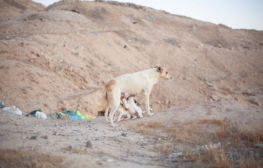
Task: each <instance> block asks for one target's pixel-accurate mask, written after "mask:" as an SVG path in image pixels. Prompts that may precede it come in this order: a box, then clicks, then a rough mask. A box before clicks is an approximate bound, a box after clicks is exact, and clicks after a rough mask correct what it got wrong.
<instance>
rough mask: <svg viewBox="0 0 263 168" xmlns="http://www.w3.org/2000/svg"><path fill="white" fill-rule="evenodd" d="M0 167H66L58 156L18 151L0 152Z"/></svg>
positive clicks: (63, 160) (62, 159)
mask: <svg viewBox="0 0 263 168" xmlns="http://www.w3.org/2000/svg"><path fill="white" fill-rule="evenodd" d="M0 167H21V168H22V167H67V166H66V165H65V159H64V158H63V157H60V156H54V155H53V156H52V155H48V154H40V153H36V152H25V151H18V150H11V149H5V150H3V149H2V150H0Z"/></svg>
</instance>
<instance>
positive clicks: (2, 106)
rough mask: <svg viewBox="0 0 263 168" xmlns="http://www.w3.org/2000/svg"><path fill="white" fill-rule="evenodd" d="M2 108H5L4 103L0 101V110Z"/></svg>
mask: <svg viewBox="0 0 263 168" xmlns="http://www.w3.org/2000/svg"><path fill="white" fill-rule="evenodd" d="M4 107H5V105H4V102H3V101H2V100H0V108H4Z"/></svg>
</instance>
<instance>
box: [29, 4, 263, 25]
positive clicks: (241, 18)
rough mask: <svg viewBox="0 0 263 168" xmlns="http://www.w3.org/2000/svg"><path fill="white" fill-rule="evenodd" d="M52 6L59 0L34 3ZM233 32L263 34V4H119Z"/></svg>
mask: <svg viewBox="0 0 263 168" xmlns="http://www.w3.org/2000/svg"><path fill="white" fill-rule="evenodd" d="M33 1H36V2H40V3H42V4H44V5H46V6H47V5H50V4H52V3H53V2H56V1H58V0H33ZM117 1H119V2H131V3H135V4H138V5H143V6H148V7H152V8H155V9H159V10H165V11H167V12H169V13H173V14H177V15H183V16H188V17H191V18H194V19H198V20H202V21H208V22H212V23H215V24H219V23H221V24H224V25H227V26H229V27H232V28H245V29H257V30H263V0H117Z"/></svg>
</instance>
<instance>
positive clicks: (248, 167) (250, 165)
mask: <svg viewBox="0 0 263 168" xmlns="http://www.w3.org/2000/svg"><path fill="white" fill-rule="evenodd" d="M238 167H240V168H261V165H260V163H259V162H258V161H257V160H256V159H255V158H254V157H252V156H250V157H248V158H246V157H241V158H240V159H239V163H238Z"/></svg>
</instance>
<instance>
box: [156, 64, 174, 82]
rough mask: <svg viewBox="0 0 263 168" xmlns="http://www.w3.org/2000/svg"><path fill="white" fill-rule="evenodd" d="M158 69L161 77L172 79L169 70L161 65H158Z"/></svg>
mask: <svg viewBox="0 0 263 168" xmlns="http://www.w3.org/2000/svg"><path fill="white" fill-rule="evenodd" d="M155 68H156V71H157V72H158V73H160V78H164V79H172V77H171V76H170V75H169V74H168V71H167V70H166V69H165V68H163V67H160V66H156V67H155Z"/></svg>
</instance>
